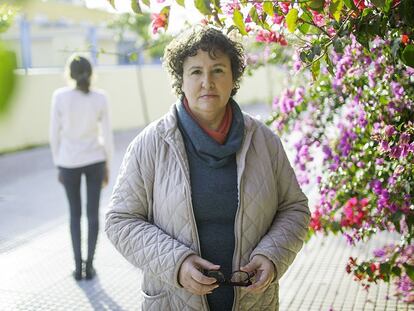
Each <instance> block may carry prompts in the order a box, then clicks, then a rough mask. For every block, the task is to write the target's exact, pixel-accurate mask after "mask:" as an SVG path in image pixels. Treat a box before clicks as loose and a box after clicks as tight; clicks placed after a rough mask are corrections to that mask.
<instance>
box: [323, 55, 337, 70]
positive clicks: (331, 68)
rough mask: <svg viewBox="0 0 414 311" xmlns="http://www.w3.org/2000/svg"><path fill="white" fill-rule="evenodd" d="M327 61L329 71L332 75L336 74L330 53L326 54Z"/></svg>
mask: <svg viewBox="0 0 414 311" xmlns="http://www.w3.org/2000/svg"><path fill="white" fill-rule="evenodd" d="M325 62H326V69H328V71H329V73H330V74H331V75H334V74H335V73H334V70H333V64H332V60H331V58H330V56H329V54H328V53H326V54H325Z"/></svg>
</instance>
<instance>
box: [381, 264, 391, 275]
mask: <svg viewBox="0 0 414 311" xmlns="http://www.w3.org/2000/svg"><path fill="white" fill-rule="evenodd" d="M390 270H391V266H390V264H389V263H387V262H383V263H381V264H380V272H381V273H382V274H385V275H388V274H389V273H390Z"/></svg>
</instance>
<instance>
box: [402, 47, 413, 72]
mask: <svg viewBox="0 0 414 311" xmlns="http://www.w3.org/2000/svg"><path fill="white" fill-rule="evenodd" d="M401 59H402V61H403V63H404V64H406V65H407V66H410V67H413V68H414V44H409V45H407V46H406V47H405V49H404V51H403V52H402V55H401Z"/></svg>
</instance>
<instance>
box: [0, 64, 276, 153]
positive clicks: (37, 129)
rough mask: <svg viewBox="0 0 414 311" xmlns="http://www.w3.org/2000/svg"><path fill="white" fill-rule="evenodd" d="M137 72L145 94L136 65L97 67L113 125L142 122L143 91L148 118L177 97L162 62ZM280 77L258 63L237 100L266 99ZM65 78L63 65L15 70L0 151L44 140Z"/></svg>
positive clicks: (1, 129)
mask: <svg viewBox="0 0 414 311" xmlns="http://www.w3.org/2000/svg"><path fill="white" fill-rule="evenodd" d="M141 75H142V80H143V89H144V94H141V95H140V93H139V91H138V90H139V88H138V82H137V81H138V80H137V70H136V68H135V67H133V66H125V67H119V66H118V67H108V68H105V67H100V68H97V69H96V79H95V80H94V85H96V87H99V88H102V89H104V90H106V92H107V93H108V95H109V99H110V105H111V118H112V125H113V128H114V130H122V129H130V128H136V127H141V126H144V125H145V119H144V116H143V100H142V96H143V97H144V98H145V102H146V105H147V109H148V113H149V119H150V121H153V120H155V119H157V118H159V117H161V116H162V115H163V114H164V113H165V112H166V111H168V109H169V107H170V105H171V103H173V102H174V101H175V97H174V95H173V94H172V91H171V89H170V82H169V78H168V75H167V73H166V72H165V71H164V69H163V68H162V67H161V66H160V65H151V66H149V65H145V66H143V67H141ZM282 81H283V72H281V71H278V70H277V68H276V67H266V68H261V69H260V70H258V71H256V72H255V74H254V75H253V76H252V77H247V76H246V77H245V78H244V80H243V82H242V84H241V87H240V90H239V93H238V94H237V96H236V100H237V101H238V102H239V103H240V104H241V105H243V104H252V103H263V102H266V103H270V102H271V100H272V98H273V97H274V96H275V95H277V94H279V92H280V90H281V88H282V87H283V85H282ZM65 84H66V82H65V79H64V77H63V71H62V70H50V69H47V70H29V72H28V73H27V74H26V73H24V72H21V73H18V88H17V90H16V92H15V93H14V97H13V99H12V104H11V109H10V110H9V112H8V113H7V114H6V115H5V116H2V117H0V153H1V152H6V151H12V150H16V149H20V148H25V147H28V146H33V145H39V144H45V143H47V142H48V128H49V114H50V98H51V94H52V93H53V91H54V90H55V89H56V88H58V87H61V86H63V85H65Z"/></svg>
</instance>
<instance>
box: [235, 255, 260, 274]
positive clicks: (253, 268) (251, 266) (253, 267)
mask: <svg viewBox="0 0 414 311" xmlns="http://www.w3.org/2000/svg"><path fill="white" fill-rule="evenodd" d="M257 268H259V265H258V264H257V263H256V261H255V260H254V258H253V260H252V261H251V262H249V263H248V264H247V265H245V266H243V267H241V268H240V270H241V271H244V272H248V273H249V274H251V273H253V272H255V271H256V269H257Z"/></svg>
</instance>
